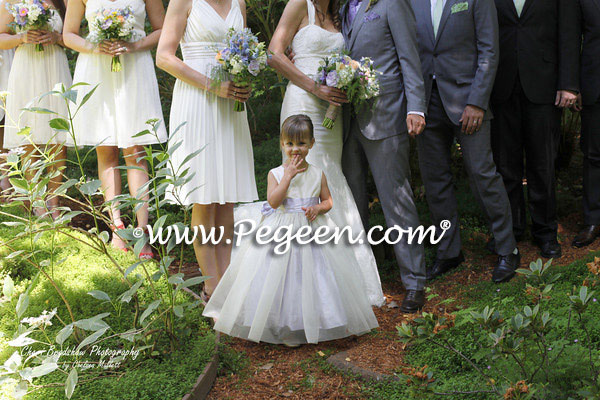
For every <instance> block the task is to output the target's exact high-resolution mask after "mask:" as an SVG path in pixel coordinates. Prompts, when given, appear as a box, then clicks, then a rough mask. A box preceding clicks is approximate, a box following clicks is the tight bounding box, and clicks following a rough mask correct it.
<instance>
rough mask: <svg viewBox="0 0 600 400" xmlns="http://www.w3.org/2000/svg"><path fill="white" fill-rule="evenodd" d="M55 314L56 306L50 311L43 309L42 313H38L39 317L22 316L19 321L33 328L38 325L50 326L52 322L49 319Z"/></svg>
mask: <svg viewBox="0 0 600 400" xmlns="http://www.w3.org/2000/svg"><path fill="white" fill-rule="evenodd" d="M55 315H56V308H55V309H54V310H52V311H50V312H48V311H46V310H44V311H42V315H40V316H39V317H30V318H23V319H22V320H21V323H27V324H29V326H32V327H34V328H37V327H38V326H42V327H45V326H50V325H52V322H51V321H50V320H51V319H52V318H53V317H54V316H55Z"/></svg>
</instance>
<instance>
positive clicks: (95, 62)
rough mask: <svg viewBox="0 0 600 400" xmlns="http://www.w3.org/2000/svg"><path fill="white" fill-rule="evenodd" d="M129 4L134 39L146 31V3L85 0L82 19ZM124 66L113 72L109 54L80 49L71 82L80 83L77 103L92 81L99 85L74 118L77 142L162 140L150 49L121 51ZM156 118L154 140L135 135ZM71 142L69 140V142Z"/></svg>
mask: <svg viewBox="0 0 600 400" xmlns="http://www.w3.org/2000/svg"><path fill="white" fill-rule="evenodd" d="M128 6H129V7H131V8H132V9H133V13H134V16H135V23H134V29H133V33H134V37H133V39H132V40H135V41H137V40H140V39H141V38H143V37H144V36H146V33H145V31H144V23H145V21H146V3H145V2H144V0H115V1H110V0H88V2H87V4H86V7H85V18H86V19H87V20H88V21H91V20H92V19H93V18H94V16H95V15H96V14H97V13H98V12H100V11H101V10H103V9H124V8H126V7H128ZM120 59H121V65H122V70H121V71H119V72H112V71H111V70H110V64H111V60H112V57H111V56H109V55H106V54H93V53H80V54H79V56H78V58H77V64H76V66H75V73H74V75H73V82H74V83H79V82H84V83H88V84H90V85H89V86H78V87H77V88H76V90H77V103H78V104H79V102H81V100H82V99H83V97H84V96H85V95H86V94H87V93H88V92H89V91H90V90H92V88H93V87H94V86H95V85H98V84H99V85H98V89H96V91H95V92H94V94H93V95H92V96H91V97H90V99H89V101H88V102H87V103H85V105H83V107H82V108H81V110H80V111H79V113H78V114H77V116H76V118H75V120H74V123H73V125H74V128H75V137H76V140H77V145H78V146H79V145H90V146H95V145H100V146H117V147H119V148H127V147H131V146H135V145H149V144H154V143H162V142H165V141H166V140H167V131H166V129H165V124H164V121H163V113H162V107H161V104H160V96H159V92H158V82H157V80H156V72H155V70H154V61H153V60H152V55H151V54H150V51H149V50H146V51H139V52H134V53H127V54H122V55H121V56H120ZM154 118H156V119H159V120H160V121H161V122H160V127H159V129H158V137H159V138H158V140H157V139H156V137H155V136H154V135H143V136H140V137H133V136H134V135H135V134H137V133H139V132H141V131H143V130H145V129H149V126H148V125H147V124H146V121H147V120H149V119H154ZM67 143H68V144H69V145H71V146H72V145H74V143H73V141H72V140H71V138H69V140H68V141H67Z"/></svg>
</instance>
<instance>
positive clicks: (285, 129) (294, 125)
mask: <svg viewBox="0 0 600 400" xmlns="http://www.w3.org/2000/svg"><path fill="white" fill-rule="evenodd" d="M305 137H309V138H310V140H311V141H312V140H313V139H314V138H315V134H314V132H313V123H312V121H311V120H310V118H309V117H308V116H307V115H304V114H297V115H291V116H289V117H287V118H286V119H285V121H283V125H281V136H280V139H281V142H283V140H284V139H290V140H292V141H294V142H296V141H298V140H300V139H302V138H305Z"/></svg>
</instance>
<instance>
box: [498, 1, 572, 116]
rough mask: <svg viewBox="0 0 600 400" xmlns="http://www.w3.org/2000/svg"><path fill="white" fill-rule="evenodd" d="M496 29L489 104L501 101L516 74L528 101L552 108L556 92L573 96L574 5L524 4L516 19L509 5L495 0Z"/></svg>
mask: <svg viewBox="0 0 600 400" xmlns="http://www.w3.org/2000/svg"><path fill="white" fill-rule="evenodd" d="M495 2H496V8H497V10H498V22H499V25H500V65H499V66H498V73H497V75H496V83H495V85H494V90H493V92H492V103H496V102H498V103H499V102H503V101H506V100H507V99H508V98H509V96H510V94H511V93H512V90H513V88H514V84H515V79H517V74H518V76H519V77H520V80H521V85H522V87H523V91H524V92H525V95H526V96H527V98H528V99H529V100H530V101H531V102H533V103H536V104H554V101H555V99H556V91H557V90H574V91H577V89H578V87H579V82H578V80H577V61H576V59H577V55H578V54H579V47H578V43H577V42H574V41H573V39H572V38H573V32H574V30H575V29H576V28H575V26H576V22H577V16H576V7H575V6H574V5H575V2H574V1H573V0H526V1H525V6H524V7H523V11H522V13H521V17H520V18H519V16H518V14H517V10H516V8H515V5H514V1H513V0H495Z"/></svg>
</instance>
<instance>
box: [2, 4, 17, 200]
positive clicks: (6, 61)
mask: <svg viewBox="0 0 600 400" xmlns="http://www.w3.org/2000/svg"><path fill="white" fill-rule="evenodd" d="M4 5H5V3H4V2H2V3H0V7H4ZM14 55H15V50H14V49H8V50H0V91H2V92H4V91H7V90H8V75H9V74H10V66H11V65H12V60H13V57H14ZM4 107H6V104H2V108H0V202H3V201H5V199H6V197H5V196H6V194H7V193H6V191H7V190H8V189H10V187H11V186H10V182H9V181H8V176H6V175H5V171H4V170H3V168H2V166H3V165H4V163H5V162H6V155H7V153H6V149H5V148H4V124H5V121H4V117H5V112H4Z"/></svg>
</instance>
